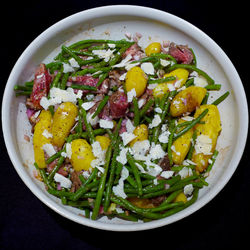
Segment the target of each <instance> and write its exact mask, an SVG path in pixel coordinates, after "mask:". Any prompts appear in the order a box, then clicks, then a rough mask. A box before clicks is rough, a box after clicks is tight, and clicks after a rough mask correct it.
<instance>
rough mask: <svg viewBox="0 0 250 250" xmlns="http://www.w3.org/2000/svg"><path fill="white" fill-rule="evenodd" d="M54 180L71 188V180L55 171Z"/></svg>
mask: <svg viewBox="0 0 250 250" xmlns="http://www.w3.org/2000/svg"><path fill="white" fill-rule="evenodd" d="M54 180H55V182H58V183H60V186H61V187H63V188H71V185H72V182H71V180H69V179H68V178H66V177H64V176H62V175H61V174H58V173H55V175H54Z"/></svg>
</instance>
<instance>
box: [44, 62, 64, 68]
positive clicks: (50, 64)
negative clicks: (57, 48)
mask: <svg viewBox="0 0 250 250" xmlns="http://www.w3.org/2000/svg"><path fill="white" fill-rule="evenodd" d="M62 65H63V64H62V62H51V63H48V64H46V69H52V68H56V69H59V68H60V67H61V66H62Z"/></svg>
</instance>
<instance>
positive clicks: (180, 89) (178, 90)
mask: <svg viewBox="0 0 250 250" xmlns="http://www.w3.org/2000/svg"><path fill="white" fill-rule="evenodd" d="M184 89H186V86H185V85H184V86H182V87H181V88H179V89H177V92H180V91H182V90H184Z"/></svg>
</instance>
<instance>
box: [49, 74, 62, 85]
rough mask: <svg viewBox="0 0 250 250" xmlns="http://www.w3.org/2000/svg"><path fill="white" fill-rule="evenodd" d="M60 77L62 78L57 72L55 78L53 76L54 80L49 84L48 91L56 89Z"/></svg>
mask: <svg viewBox="0 0 250 250" xmlns="http://www.w3.org/2000/svg"><path fill="white" fill-rule="evenodd" d="M61 76H62V71H59V72H58V73H57V74H56V76H55V78H54V80H53V81H52V83H51V84H50V89H52V88H53V87H58V83H59V80H60V78H61Z"/></svg>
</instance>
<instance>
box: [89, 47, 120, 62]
mask: <svg viewBox="0 0 250 250" xmlns="http://www.w3.org/2000/svg"><path fill="white" fill-rule="evenodd" d="M114 51H115V50H110V49H108V50H102V49H100V50H92V53H93V54H94V55H97V56H98V57H99V58H101V59H104V61H105V62H108V61H109V59H110V58H112V57H114V54H113V53H114Z"/></svg>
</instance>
